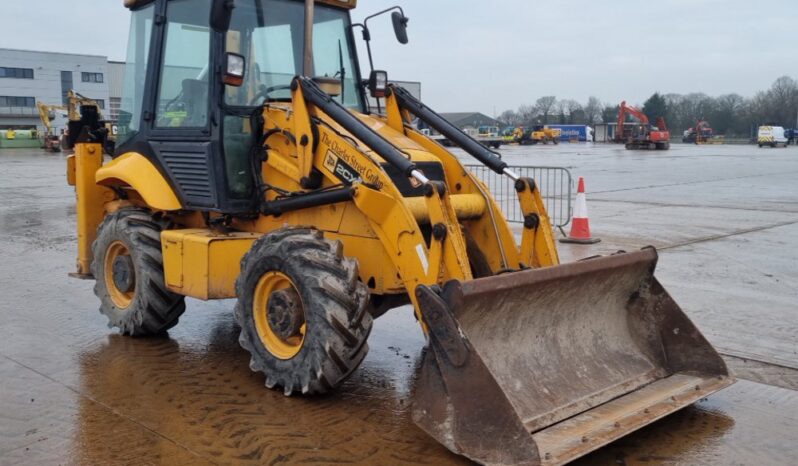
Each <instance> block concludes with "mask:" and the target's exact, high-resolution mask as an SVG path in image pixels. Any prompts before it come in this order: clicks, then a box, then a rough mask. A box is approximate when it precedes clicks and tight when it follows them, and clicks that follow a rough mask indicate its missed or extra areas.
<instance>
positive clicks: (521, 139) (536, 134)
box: [513, 125, 562, 146]
mask: <svg viewBox="0 0 798 466" xmlns="http://www.w3.org/2000/svg"><path fill="white" fill-rule="evenodd" d="M561 134H562V131H561V130H560V129H557V128H548V127H546V126H544V125H537V126H534V127H532V128H521V127H519V128H516V129H515V131H514V132H513V139H514V142H516V143H518V144H520V145H522V146H527V145H534V144H548V143H552V144H559V143H560V135H561Z"/></svg>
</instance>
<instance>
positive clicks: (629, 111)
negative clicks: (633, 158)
mask: <svg viewBox="0 0 798 466" xmlns="http://www.w3.org/2000/svg"><path fill="white" fill-rule="evenodd" d="M626 115H631V116H632V117H633V118H635V119H636V120H637V122H638V123H636V124H635V125H626V124H625V123H626ZM670 140H671V133H670V132H669V131H668V128H667V126H666V125H665V119H664V118H662V117H659V118H657V124H656V126H653V125H651V123H649V121H648V117H647V116H646V114H645V113H643V112H642V111H641V110H639V109H638V108H636V107H632V106H631V105H626V101H625V100H624V101H623V102H621V106H620V111H618V129H617V131H616V133H615V142H618V143H624V144H626V148H627V149H630V150H633V149H647V150H655V149H656V150H668V149H670V147H671V143H670Z"/></svg>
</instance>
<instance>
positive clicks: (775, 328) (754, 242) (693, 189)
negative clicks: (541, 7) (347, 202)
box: [0, 144, 798, 465]
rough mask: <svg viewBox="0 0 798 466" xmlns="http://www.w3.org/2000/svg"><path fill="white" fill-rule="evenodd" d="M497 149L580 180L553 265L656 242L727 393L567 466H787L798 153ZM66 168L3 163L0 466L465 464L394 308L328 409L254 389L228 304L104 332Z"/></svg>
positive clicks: (796, 335) (796, 325)
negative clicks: (440, 429)
mask: <svg viewBox="0 0 798 466" xmlns="http://www.w3.org/2000/svg"><path fill="white" fill-rule="evenodd" d="M502 152H503V154H504V156H505V159H506V160H508V161H509V162H510V163H511V164H529V165H545V166H564V167H568V168H569V169H570V170H571V171H572V173H573V174H574V175H575V176H579V175H582V176H585V177H586V180H587V183H588V204H589V209H590V214H591V216H590V221H591V228H592V229H593V232H594V234H595V235H597V236H600V237H601V238H602V239H603V241H602V242H601V243H599V244H597V245H593V246H574V247H561V255H562V257H563V259H564V260H575V259H578V258H581V257H586V256H590V255H594V254H604V253H609V252H614V251H616V250H618V249H626V250H633V249H636V248H639V247H642V246H645V245H647V244H653V245H655V246H657V247H658V248H659V249H660V252H661V256H660V262H659V268H658V277H659V278H660V281H662V282H663V284H664V285H665V287H666V288H667V289H668V290H669V291H670V293H671V294H672V295H673V296H674V298H675V299H676V301H677V302H679V304H680V305H681V306H682V308H683V309H684V310H685V311H686V312H687V313H688V315H689V316H690V317H691V318H692V319H693V320H694V321H695V322H696V323H697V324H698V326H699V327H700V328H701V330H702V331H703V332H704V334H705V335H706V336H707V337H708V338H709V339H710V341H711V342H712V343H713V344H714V345H715V346H716V347H717V348H718V349H719V351H720V352H721V353H723V354H724V356H725V357H726V359H727V361H728V362H729V364H730V367H731V368H732V369H733V370H734V371H735V372H736V373H737V375H738V377H739V378H740V381H739V382H738V383H737V384H736V385H734V386H732V387H731V388H729V389H727V390H725V391H723V392H720V393H718V394H715V395H713V396H711V397H710V398H708V399H706V400H703V401H701V402H700V403H698V404H696V405H694V406H692V407H690V408H687V409H685V410H683V411H681V412H679V413H677V414H675V415H673V416H670V417H668V418H666V419H664V420H662V421H659V422H657V423H655V424H653V425H651V426H649V427H647V428H645V429H643V430H642V431H639V432H637V433H636V434H634V435H632V436H629V437H627V438H624V439H622V440H620V441H618V442H616V443H614V444H612V445H610V446H608V447H605V448H604V449H602V450H599V451H598V452H595V453H594V454H592V455H590V456H588V457H586V458H583V459H582V460H579V461H578V464H584V465H590V464H602V465H603V464H627V465H632V464H684V465H692V464H712V465H727V464H741V465H749V464H751V465H753V464H756V465H771V464H785V465H788V464H796V463H798V266H796V263H798V262H796V261H798V183H796V181H795V180H796V179H798V149H796V148H793V147H791V148H788V149H773V150H768V149H757V148H756V147H755V146H712V147H710V146H704V147H694V146H685V145H674V146H673V148H672V150H671V151H669V152H667V153H659V152H651V153H646V152H629V151H625V150H624V149H622V148H619V147H616V146H603V145H600V146H595V147H593V146H588V145H584V144H582V145H561V146H557V147H553V146H546V147H532V148H519V147H510V148H507V149H503V150H502ZM64 164H65V162H64V157H63V156H62V155H50V154H45V153H43V152H40V151H26V150H22V151H19V150H18V151H0V199H2V202H0V259H1V260H0V280H2V281H1V282H0V283H2V293H3V295H2V299H1V300H0V318H2V320H0V465H17V464H19V465H29V464H46V465H49V464H86V465H105V464H113V465H116V464H136V465H138V464H192V465H193V464H297V463H314V464H330V463H356V464H430V465H438V464H468V462H467V461H466V460H464V459H462V458H460V457H457V456H454V455H452V454H450V453H449V452H448V450H446V449H445V448H444V447H442V446H440V445H438V444H437V443H436V442H435V441H433V440H432V439H431V438H429V437H427V435H426V434H424V433H423V432H422V431H421V430H420V429H418V428H417V427H415V425H414V424H413V423H412V422H411V421H410V419H409V398H410V389H411V384H412V376H413V373H414V371H415V366H416V364H418V363H419V361H420V354H421V350H422V347H423V345H424V339H423V337H422V335H421V331H420V329H419V328H418V326H417V324H416V322H415V320H414V319H413V317H412V315H411V313H410V310H409V309H407V308H404V309H399V310H396V311H393V312H391V313H389V314H388V315H386V316H384V317H382V318H380V319H378V320H376V321H375V325H374V330H373V332H372V336H371V338H370V340H369V346H370V348H371V349H370V352H369V355H368V356H367V358H366V360H365V361H364V363H363V365H362V366H361V367H360V369H359V370H358V371H357V372H356V373H355V374H354V376H353V377H352V378H351V379H349V380H348V381H347V382H346V383H345V384H344V386H343V387H342V388H341V389H340V390H339V391H338V392H337V393H335V394H333V395H331V396H327V397H323V398H302V397H293V398H286V397H284V396H283V395H282V392H280V391H271V390H268V389H266V388H265V387H264V386H263V379H262V376H259V375H256V374H253V373H252V372H251V371H250V370H249V367H248V361H249V357H248V355H247V354H246V353H245V352H244V351H243V350H242V349H241V348H240V347H239V345H238V342H237V338H238V329H237V328H236V326H235V324H234V322H233V316H232V312H231V311H232V307H233V302H232V301H221V302H210V303H204V302H200V301H196V300H189V302H188V310H187V312H186V313H185V314H184V315H183V317H182V318H181V321H180V323H179V324H178V326H177V327H175V328H174V329H173V330H171V331H170V333H169V335H168V336H167V337H162V338H156V339H131V338H125V337H120V336H118V335H115V334H114V332H112V331H111V330H109V329H108V328H107V327H106V325H105V322H106V320H105V318H104V317H103V316H101V315H100V314H99V313H98V312H97V307H98V303H97V301H96V299H95V297H94V295H93V293H92V286H93V283H92V282H85V281H77V280H73V279H68V278H67V273H68V272H71V271H73V268H74V265H73V264H74V257H75V244H74V243H75V232H74V222H75V217H74V215H75V212H74V197H73V191H72V188H71V187H69V186H66V184H65V177H64ZM575 292H578V290H575Z"/></svg>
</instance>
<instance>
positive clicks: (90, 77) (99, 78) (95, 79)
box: [80, 73, 103, 83]
mask: <svg viewBox="0 0 798 466" xmlns="http://www.w3.org/2000/svg"><path fill="white" fill-rule="evenodd" d="M80 76H81V81H83V82H84V83H102V82H103V74H102V73H80Z"/></svg>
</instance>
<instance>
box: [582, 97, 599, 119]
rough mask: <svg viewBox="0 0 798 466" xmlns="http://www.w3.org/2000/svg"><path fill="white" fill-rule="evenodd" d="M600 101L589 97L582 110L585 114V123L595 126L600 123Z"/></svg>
mask: <svg viewBox="0 0 798 466" xmlns="http://www.w3.org/2000/svg"><path fill="white" fill-rule="evenodd" d="M601 107H602V105H601V101H600V100H598V98H597V97H593V96H590V97H589V98H588V99H587V103H586V104H585V106H584V107H583V108H582V110H584V112H585V123H586V124H588V125H595V124H596V123H598V122H599V121H601Z"/></svg>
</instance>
